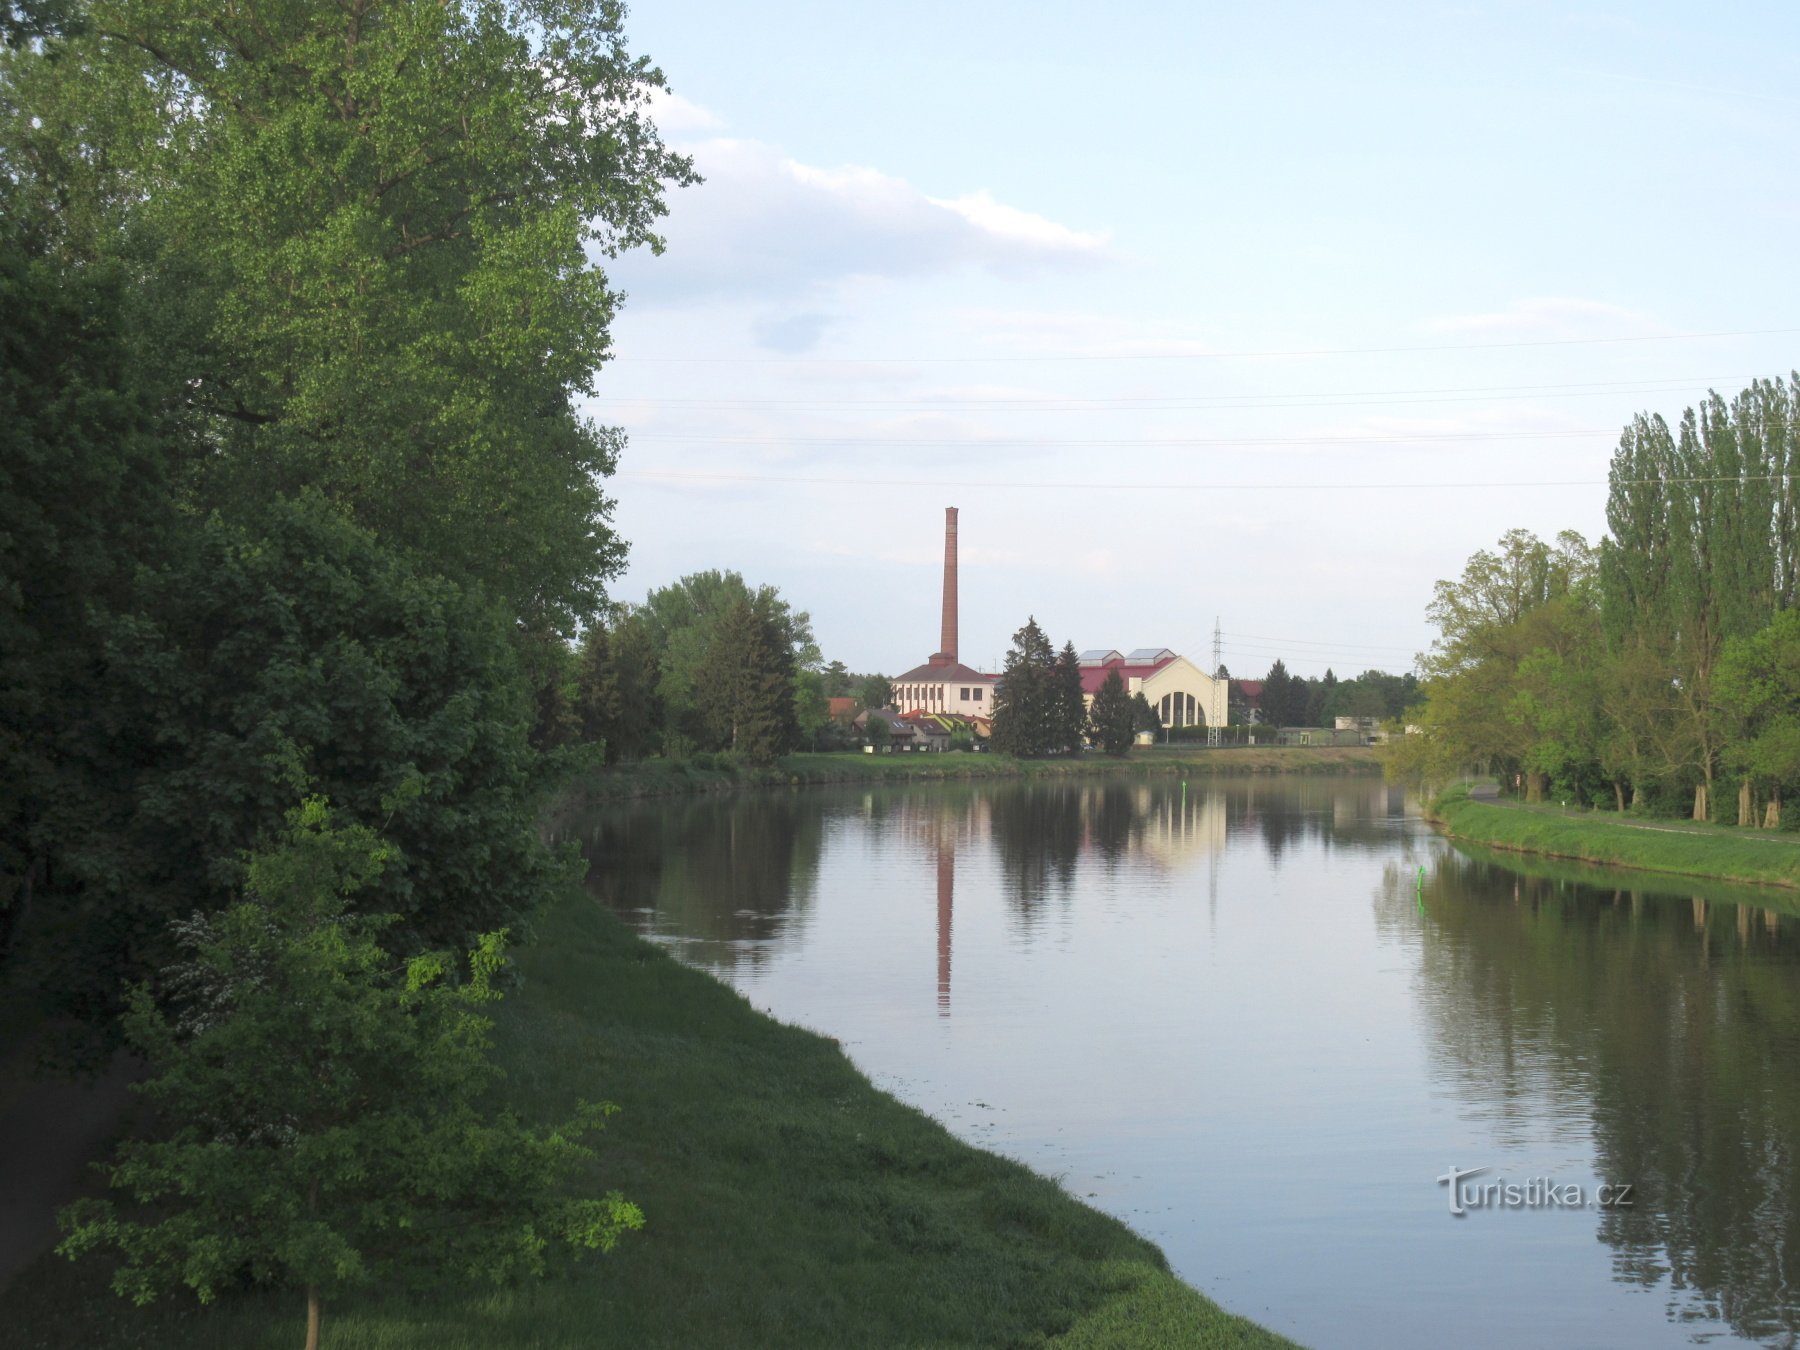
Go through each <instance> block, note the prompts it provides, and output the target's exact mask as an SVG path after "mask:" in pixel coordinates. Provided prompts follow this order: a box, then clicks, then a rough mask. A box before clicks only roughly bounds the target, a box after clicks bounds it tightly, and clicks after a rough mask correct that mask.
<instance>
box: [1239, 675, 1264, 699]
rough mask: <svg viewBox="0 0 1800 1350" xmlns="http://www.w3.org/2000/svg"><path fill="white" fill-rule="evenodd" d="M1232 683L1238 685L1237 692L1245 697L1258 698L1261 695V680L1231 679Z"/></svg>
mask: <svg viewBox="0 0 1800 1350" xmlns="http://www.w3.org/2000/svg"><path fill="white" fill-rule="evenodd" d="M1232 683H1233V684H1235V685H1236V686H1237V687H1238V692H1239V693H1240V694H1242V695H1243V696H1244V697H1245V698H1248V699H1258V698H1261V697H1262V687H1263V682H1262V681H1261V680H1233V681H1232Z"/></svg>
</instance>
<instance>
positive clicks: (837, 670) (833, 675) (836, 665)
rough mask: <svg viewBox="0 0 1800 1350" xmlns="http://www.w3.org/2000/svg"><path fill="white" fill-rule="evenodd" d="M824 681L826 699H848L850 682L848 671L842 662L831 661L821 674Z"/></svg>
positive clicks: (850, 677)
mask: <svg viewBox="0 0 1800 1350" xmlns="http://www.w3.org/2000/svg"><path fill="white" fill-rule="evenodd" d="M822 674H823V677H824V681H825V697H826V698H849V697H850V693H851V681H852V679H853V677H852V675H851V674H850V669H849V667H848V666H846V665H845V664H844V663H843V662H842V661H833V662H832V663H831V664H830V665H828V666H826V667H825V669H824V671H823V672H822Z"/></svg>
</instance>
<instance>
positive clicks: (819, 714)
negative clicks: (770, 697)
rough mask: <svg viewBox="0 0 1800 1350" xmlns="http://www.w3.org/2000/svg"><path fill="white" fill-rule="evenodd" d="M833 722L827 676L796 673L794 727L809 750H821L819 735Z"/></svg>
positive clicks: (818, 673)
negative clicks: (827, 698) (827, 699)
mask: <svg viewBox="0 0 1800 1350" xmlns="http://www.w3.org/2000/svg"><path fill="white" fill-rule="evenodd" d="M830 720H831V708H830V705H829V704H828V703H827V701H826V693H825V676H824V675H822V674H821V673H820V672H818V671H816V670H797V671H795V672H794V726H795V729H796V730H797V731H798V733H799V736H800V739H801V740H803V741H804V742H805V743H806V745H807V748H808V749H811V750H817V749H818V748H819V733H820V732H822V731H824V730H825V727H826V724H827V723H828V722H830Z"/></svg>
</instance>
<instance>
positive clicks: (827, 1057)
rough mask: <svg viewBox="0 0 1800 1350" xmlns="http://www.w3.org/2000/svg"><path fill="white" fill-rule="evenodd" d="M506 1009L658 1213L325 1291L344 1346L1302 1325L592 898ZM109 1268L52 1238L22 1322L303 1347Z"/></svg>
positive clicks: (622, 1183) (15, 1289) (504, 1042)
mask: <svg viewBox="0 0 1800 1350" xmlns="http://www.w3.org/2000/svg"><path fill="white" fill-rule="evenodd" d="M537 939H538V940H537V942H536V944H535V945H534V946H533V947H531V948H529V949H527V950H524V951H522V952H520V953H519V964H520V966H521V968H522V973H523V974H524V977H525V984H524V987H523V988H522V990H520V991H519V992H517V993H515V994H513V995H512V996H510V997H509V998H508V999H507V1000H506V1001H505V1003H504V1004H502V1005H501V1012H500V1026H499V1031H498V1035H499V1045H500V1057H501V1060H502V1062H503V1063H504V1064H505V1065H506V1066H507V1070H508V1074H509V1080H508V1093H509V1096H510V1097H511V1099H512V1100H513V1102H514V1103H515V1104H516V1105H517V1107H518V1108H519V1109H520V1110H522V1111H523V1112H525V1113H526V1114H528V1115H541V1116H542V1117H544V1118H550V1117H552V1116H555V1115H557V1114H559V1113H561V1112H563V1111H564V1110H565V1109H566V1108H567V1107H568V1106H569V1104H570V1103H571V1102H572V1101H573V1100H574V1099H575V1098H576V1097H580V1096H585V1097H588V1098H590V1099H594V1098H605V1099H607V1100H612V1101H616V1102H617V1103H619V1104H620V1106H622V1107H623V1108H624V1110H623V1111H622V1112H621V1113H620V1114H619V1115H617V1116H615V1117H614V1118H613V1121H612V1123H611V1125H610V1126H609V1127H608V1130H607V1132H606V1134H605V1135H603V1136H602V1137H601V1139H600V1144H599V1157H598V1158H597V1160H596V1162H595V1164H594V1169H593V1176H592V1177H591V1178H590V1181H591V1184H592V1185H593V1187H594V1189H595V1190H596V1191H598V1190H605V1189H610V1188H613V1187H617V1188H618V1189H620V1190H622V1191H623V1192H624V1193H625V1194H626V1195H627V1196H629V1197H630V1198H631V1199H633V1200H635V1201H637V1202H638V1203H639V1204H640V1205H641V1206H642V1207H643V1209H644V1212H645V1214H646V1216H647V1218H648V1224H647V1226H646V1228H645V1229H644V1230H643V1231H642V1232H640V1233H635V1234H628V1235H627V1237H626V1239H625V1240H624V1241H623V1242H622V1243H621V1245H620V1247H619V1249H618V1250H617V1251H616V1252H614V1253H613V1254H612V1255H610V1256H607V1257H602V1258H594V1259H587V1260H584V1261H582V1262H580V1263H579V1264H577V1265H575V1266H573V1267H572V1268H571V1269H569V1270H568V1271H566V1272H564V1273H561V1274H559V1275H557V1276H555V1277H553V1278H551V1279H550V1280H547V1281H545V1282H543V1283H541V1284H538V1285H534V1286H530V1287H527V1288H524V1289H522V1290H518V1291H516V1292H511V1293H504V1294H498V1295H496V1294H491V1293H484V1292H479V1291H451V1292H447V1293H445V1294H443V1295H441V1296H439V1297H437V1298H434V1299H430V1300H403V1299H399V1298H380V1297H377V1296H375V1295H372V1294H368V1295H363V1296H360V1297H356V1298H354V1299H345V1300H342V1301H340V1302H339V1303H337V1304H328V1305H327V1307H326V1315H325V1324H324V1337H323V1345H324V1346H325V1347H326V1350H486V1348H487V1347H521V1348H523V1347H539V1348H541V1350H551V1348H552V1347H559V1348H560V1347H569V1348H570V1350H574V1348H575V1347H583V1348H584V1350H585V1348H587V1347H605V1346H633V1347H636V1346H668V1347H676V1346H679V1347H711V1346H744V1347H765V1346H768V1347H790V1346H792V1347H806V1346H818V1347H832V1348H833V1350H837V1348H838V1347H873V1346H987V1345H992V1346H1030V1345H1056V1346H1065V1347H1101V1346H1158V1347H1160V1346H1168V1347H1226V1346H1233V1347H1236V1346H1281V1345H1289V1344H1291V1343H1290V1342H1287V1341H1285V1340H1282V1339H1281V1338H1279V1337H1276V1336H1274V1335H1272V1334H1270V1333H1268V1332H1266V1331H1264V1330H1262V1329H1261V1328H1259V1327H1257V1326H1256V1325H1254V1324H1253V1323H1251V1322H1248V1321H1246V1320H1244V1319H1242V1318H1239V1317H1234V1316H1232V1315H1230V1314H1228V1313H1226V1312H1224V1311H1222V1310H1221V1309H1220V1308H1219V1307H1218V1306H1217V1305H1215V1304H1213V1303H1211V1302H1210V1301H1208V1300H1207V1299H1205V1298H1204V1297H1202V1296H1201V1295H1200V1294H1199V1293H1197V1292H1196V1291H1195V1290H1193V1289H1192V1288H1191V1287H1189V1286H1188V1285H1186V1284H1183V1283H1182V1282H1181V1281H1179V1280H1177V1279H1176V1278H1175V1277H1174V1276H1173V1275H1171V1274H1170V1273H1169V1272H1168V1270H1167V1268H1166V1265H1165V1263H1164V1261H1163V1258H1162V1255H1161V1253H1160V1252H1159V1251H1158V1250H1157V1249H1156V1248H1155V1247H1154V1246H1152V1245H1151V1244H1150V1243H1148V1242H1146V1241H1144V1240H1143V1239H1142V1238H1140V1237H1138V1236H1136V1235H1135V1234H1133V1233H1132V1232H1131V1231H1130V1230H1129V1229H1128V1228H1126V1227H1125V1226H1124V1225H1123V1224H1121V1223H1119V1222H1117V1221H1116V1220H1113V1219H1110V1218H1107V1217H1106V1216H1104V1215H1102V1214H1100V1213H1098V1212H1097V1211H1095V1210H1093V1209H1090V1208H1088V1207H1087V1206H1086V1205H1084V1204H1082V1203H1080V1202H1079V1201H1077V1200H1075V1199H1073V1198H1072V1197H1070V1196H1069V1195H1068V1194H1067V1193H1065V1192H1064V1191H1063V1190H1061V1189H1060V1188H1059V1187H1058V1186H1057V1185H1056V1184H1055V1183H1054V1182H1051V1181H1049V1180H1047V1179H1045V1178H1043V1177H1039V1176H1037V1175H1035V1174H1034V1173H1032V1172H1030V1171H1029V1170H1027V1169H1026V1168H1024V1167H1021V1166H1019V1165H1018V1164H1015V1163H1012V1162H1008V1161H1006V1160H1004V1159H1002V1158H999V1157H997V1156H995V1155H993V1154H990V1153H985V1152H983V1151H981V1150H979V1149H976V1148H973V1147H971V1146H968V1145H965V1144H963V1143H960V1142H959V1141H957V1140H956V1139H955V1138H953V1137H952V1136H951V1135H950V1134H949V1133H948V1132H947V1131H945V1130H944V1129H943V1128H942V1127H940V1126H939V1125H937V1124H936V1123H935V1122H933V1121H931V1120H930V1119H928V1118H927V1117H925V1116H923V1115H921V1114H920V1113H918V1112H916V1111H914V1110H912V1109H911V1108H909V1107H906V1106H903V1105H901V1104H900V1103H899V1102H897V1101H895V1100H894V1099H893V1098H892V1097H889V1096H888V1095H886V1094H885V1093H882V1092H879V1091H877V1090H876V1089H875V1088H874V1087H873V1086H872V1085H871V1084H870V1083H869V1082H868V1081H867V1080H866V1079H865V1078H863V1076H862V1075H861V1074H860V1073H858V1072H857V1070H856V1069H855V1068H854V1067H853V1066H852V1065H851V1063H850V1062H849V1060H848V1059H846V1058H845V1057H844V1055H843V1054H842V1052H841V1051H840V1050H839V1049H838V1047H837V1045H836V1044H835V1043H834V1042H832V1041H830V1040H828V1039H826V1038H824V1037H820V1036H815V1035H813V1034H811V1033H809V1032H806V1031H802V1030H799V1029H797V1028H794V1027H788V1026H784V1025H782V1024H780V1023H777V1022H775V1021H774V1020H773V1019H771V1018H768V1017H766V1016H764V1015H763V1014H761V1013H758V1012H756V1011H755V1010H754V1009H753V1008H752V1007H751V1006H750V1005H749V1004H748V1003H747V1002H746V1001H745V1000H744V999H742V998H741V997H739V996H738V995H737V994H736V993H734V992H732V991H731V990H729V989H727V988H726V987H724V986H723V985H721V984H719V983H718V982H716V981H714V980H712V979H711V978H709V977H708V976H706V975H703V974H701V973H699V972H697V971H692V970H689V969H687V968H685V967H683V966H681V965H680V964H679V963H677V962H676V961H674V960H673V959H671V958H670V957H668V956H666V955H665V954H664V953H662V952H661V951H659V950H658V949H656V948H655V947H653V946H651V945H650V944H648V943H645V942H643V941H641V940H640V939H638V938H637V937H636V936H635V935H633V934H631V933H630V932H629V931H627V930H626V929H625V928H624V927H623V926H622V925H620V924H619V923H618V922H617V921H616V920H614V919H613V918H611V917H610V916H609V915H607V914H605V913H604V912H603V911H601V910H600V909H599V908H598V907H597V906H596V905H594V904H593V903H592V902H591V901H589V900H587V899H586V898H585V897H582V896H580V895H578V894H571V895H570V896H568V897H567V898H565V899H564V900H562V901H560V902H559V903H557V904H556V905H554V906H553V907H551V909H550V910H549V911H547V912H546V913H545V914H544V915H543V916H542V917H541V919H540V921H539V923H538V925H537ZM104 1284H105V1272H104V1271H103V1270H100V1269H97V1268H93V1267H91V1266H88V1265H86V1264H84V1265H82V1266H76V1265H72V1264H71V1263H69V1262H66V1261H63V1260H61V1259H60V1258H57V1257H54V1256H47V1257H45V1258H43V1259H41V1260H40V1261H39V1262H38V1263H37V1265H36V1266H34V1267H32V1268H31V1269H29V1270H28V1271H27V1272H26V1273H25V1275H24V1276H23V1277H22V1278H20V1279H19V1280H18V1281H17V1282H16V1283H15V1284H14V1285H13V1286H12V1288H11V1289H9V1290H8V1291H7V1293H6V1294H5V1296H4V1297H3V1298H0V1328H4V1331H3V1332H0V1342H4V1344H6V1345H8V1346H17V1347H56V1348H57V1350H64V1348H65V1347H66V1348H67V1350H76V1347H79V1348H80V1350H113V1348H115V1347H140V1346H142V1347H150V1346H157V1347H161V1346H170V1347H173V1346H182V1347H193V1348H194V1350H261V1348H262V1347H269V1348H270V1350H292V1347H293V1346H295V1345H297V1344H298V1343H299V1342H300V1340H301V1338H302V1332H303V1330H304V1326H303V1316H302V1303H301V1299H300V1297H299V1296H298V1295H297V1294H288V1295H282V1296H280V1297H278V1298H277V1297H269V1296H262V1295H246V1296H239V1297H235V1298H232V1299H228V1300H226V1301H224V1302H223V1303H222V1304H220V1305H218V1306H216V1307H214V1308H212V1309H209V1310H205V1311H196V1310H194V1309H193V1308H192V1305H191V1303H190V1302H188V1301H186V1300H184V1301H183V1302H182V1303H181V1304H180V1305H179V1306H177V1305H175V1304H174V1303H172V1302H165V1304H163V1305H159V1306H154V1307H152V1308H150V1309H147V1310H135V1309H132V1308H131V1307H130V1306H129V1305H126V1304H123V1303H121V1302H120V1301H119V1300H117V1299H115V1298H113V1297H111V1296H110V1295H109V1294H107V1293H106V1292H105V1289H104Z"/></svg>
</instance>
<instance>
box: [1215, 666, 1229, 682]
mask: <svg viewBox="0 0 1800 1350" xmlns="http://www.w3.org/2000/svg"><path fill="white" fill-rule="evenodd" d="M1213 678H1214V679H1215V680H1224V681H1225V682H1226V683H1227V684H1229V683H1230V682H1231V672H1230V671H1229V670H1227V669H1226V667H1225V663H1224V662H1223V661H1221V662H1219V668H1218V669H1217V670H1215V671H1214V672H1213Z"/></svg>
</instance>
